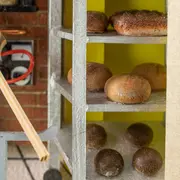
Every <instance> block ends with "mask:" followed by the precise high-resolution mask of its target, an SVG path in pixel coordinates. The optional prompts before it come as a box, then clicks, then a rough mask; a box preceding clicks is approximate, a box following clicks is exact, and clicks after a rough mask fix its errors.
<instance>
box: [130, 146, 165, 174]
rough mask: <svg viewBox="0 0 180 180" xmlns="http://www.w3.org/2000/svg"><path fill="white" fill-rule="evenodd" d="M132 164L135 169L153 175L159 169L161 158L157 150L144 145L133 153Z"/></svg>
mask: <svg viewBox="0 0 180 180" xmlns="http://www.w3.org/2000/svg"><path fill="white" fill-rule="evenodd" d="M132 165H133V168H134V169H135V170H136V171H138V172H140V173H142V174H144V175H146V176H153V175H155V174H156V173H157V172H158V171H159V170H160V169H161V167H162V165H163V159H162V157H161V154H160V153H159V152H158V151H156V150H154V149H152V148H147V147H144V148H142V149H139V150H138V151H137V152H136V153H135V154H134V156H133V162H132Z"/></svg>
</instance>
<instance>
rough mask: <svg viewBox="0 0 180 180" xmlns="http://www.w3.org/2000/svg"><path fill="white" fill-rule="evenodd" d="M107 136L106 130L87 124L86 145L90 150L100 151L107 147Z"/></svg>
mask: <svg viewBox="0 0 180 180" xmlns="http://www.w3.org/2000/svg"><path fill="white" fill-rule="evenodd" d="M106 141H107V134H106V131H105V129H104V128H103V127H102V126H100V125H97V124H94V123H93V124H87V127H86V145H87V148H88V149H99V148H101V147H103V146H104V145H105V143H106Z"/></svg>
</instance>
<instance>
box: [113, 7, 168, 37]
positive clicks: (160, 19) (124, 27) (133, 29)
mask: <svg viewBox="0 0 180 180" xmlns="http://www.w3.org/2000/svg"><path fill="white" fill-rule="evenodd" d="M109 23H110V24H111V25H112V26H113V27H114V29H115V30H116V31H117V33H118V34H121V35H126V36H163V35H167V15H166V14H164V13H161V12H158V11H149V10H129V11H120V12H116V13H115V14H113V15H112V16H111V17H110V18H109Z"/></svg>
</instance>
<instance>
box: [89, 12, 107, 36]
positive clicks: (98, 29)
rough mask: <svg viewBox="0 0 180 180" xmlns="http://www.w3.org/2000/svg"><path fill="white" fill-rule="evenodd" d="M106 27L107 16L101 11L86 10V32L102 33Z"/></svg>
mask: <svg viewBox="0 0 180 180" xmlns="http://www.w3.org/2000/svg"><path fill="white" fill-rule="evenodd" d="M107 27H108V18H107V16H106V15H105V14H104V13H103V12H99V11H88V12H87V32H89V33H103V32H104V31H106V29H107Z"/></svg>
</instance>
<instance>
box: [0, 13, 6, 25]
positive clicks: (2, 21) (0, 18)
mask: <svg viewBox="0 0 180 180" xmlns="http://www.w3.org/2000/svg"><path fill="white" fill-rule="evenodd" d="M5 24H6V16H5V14H4V13H0V25H3V26H4V25H5Z"/></svg>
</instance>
